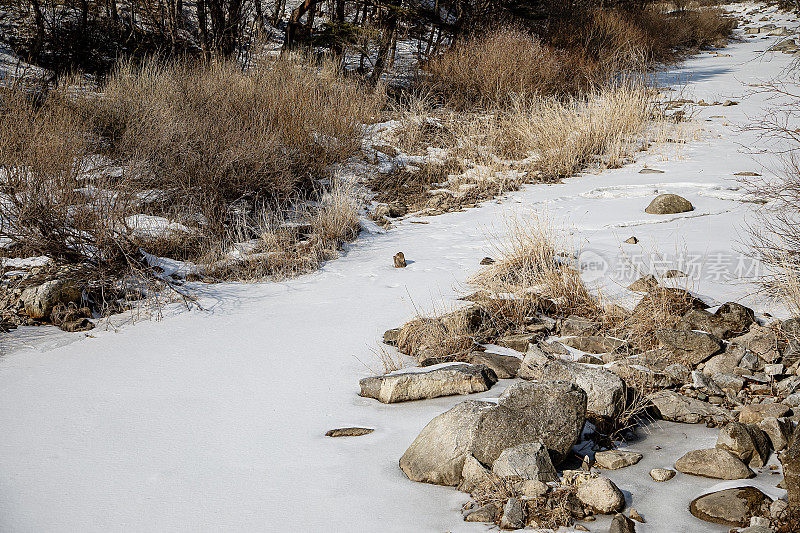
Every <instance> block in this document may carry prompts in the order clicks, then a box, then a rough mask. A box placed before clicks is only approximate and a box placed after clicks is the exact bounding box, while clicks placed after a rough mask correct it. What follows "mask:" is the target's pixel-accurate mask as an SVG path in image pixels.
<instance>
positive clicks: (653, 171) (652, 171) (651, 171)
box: [639, 167, 664, 174]
mask: <svg viewBox="0 0 800 533" xmlns="http://www.w3.org/2000/svg"><path fill="white" fill-rule="evenodd" d="M663 173H664V171H663V170H658V169H655V168H647V167H645V168H643V169H642V170H640V171H639V174H663Z"/></svg>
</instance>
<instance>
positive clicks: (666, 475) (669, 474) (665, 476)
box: [650, 468, 675, 483]
mask: <svg viewBox="0 0 800 533" xmlns="http://www.w3.org/2000/svg"><path fill="white" fill-rule="evenodd" d="M650 477H651V478H653V481H658V482H659V483H663V482H665V481H669V480H670V479H672V478H674V477H675V471H674V470H670V469H669V468H654V469H652V470H651V471H650Z"/></svg>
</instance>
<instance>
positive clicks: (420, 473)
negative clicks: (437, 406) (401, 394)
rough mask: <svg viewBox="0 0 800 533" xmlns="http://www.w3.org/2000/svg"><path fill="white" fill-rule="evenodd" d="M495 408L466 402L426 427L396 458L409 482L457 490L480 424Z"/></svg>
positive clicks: (489, 405)
mask: <svg viewBox="0 0 800 533" xmlns="http://www.w3.org/2000/svg"><path fill="white" fill-rule="evenodd" d="M495 408H496V407H495V406H494V405H493V404H490V403H486V402H478V401H473V400H468V401H466V402H461V403H459V404H457V405H456V406H455V407H453V408H452V409H450V410H449V411H446V412H444V413H442V414H441V415H439V416H437V417H436V418H434V419H433V420H431V421H430V422H428V425H426V426H425V427H424V428H423V430H422V431H421V432H420V434H419V435H418V436H417V438H416V439H415V440H414V442H413V443H411V446H409V448H408V449H407V450H406V452H405V453H404V454H403V457H401V458H400V468H401V469H402V470H403V473H405V475H406V476H408V478H409V479H410V480H411V481H420V482H424V483H434V484H437V485H449V486H453V487H455V486H458V485H459V483H460V482H461V476H462V471H463V470H464V464H465V461H466V459H467V456H469V455H470V451H471V450H470V448H471V445H472V442H473V440H474V439H475V435H476V433H477V427H478V424H479V423H480V420H481V419H482V418H483V417H485V416H486V414H487V413H489V412H491V411H492V409H495Z"/></svg>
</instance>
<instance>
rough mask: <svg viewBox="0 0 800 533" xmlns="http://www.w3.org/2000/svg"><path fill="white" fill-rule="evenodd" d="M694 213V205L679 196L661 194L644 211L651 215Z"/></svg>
mask: <svg viewBox="0 0 800 533" xmlns="http://www.w3.org/2000/svg"><path fill="white" fill-rule="evenodd" d="M687 211H694V206H693V205H692V203H691V202H690V201H689V200H687V199H686V198H683V197H681V196H678V195H677V194H661V195H659V196H656V197H655V198H654V199H653V201H652V202H650V205H648V206H647V208H646V209H645V210H644V212H645V213H648V214H651V215H671V214H675V213H686V212H687Z"/></svg>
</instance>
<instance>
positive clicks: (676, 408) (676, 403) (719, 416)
mask: <svg viewBox="0 0 800 533" xmlns="http://www.w3.org/2000/svg"><path fill="white" fill-rule="evenodd" d="M650 402H651V403H652V404H653V406H654V407H655V408H656V410H657V411H658V413H659V415H660V416H661V418H663V419H664V420H669V421H671V422H682V423H684V424H699V423H700V422H713V423H715V424H722V423H725V422H727V421H729V420H733V416H732V415H731V413H730V412H729V411H728V410H727V409H724V408H722V407H718V406H716V405H711V404H710V403H708V402H704V401H701V400H698V399H696V398H689V397H688V396H684V395H682V394H678V393H677V392H674V391H659V392H657V393H655V394H653V395H651V396H650Z"/></svg>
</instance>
